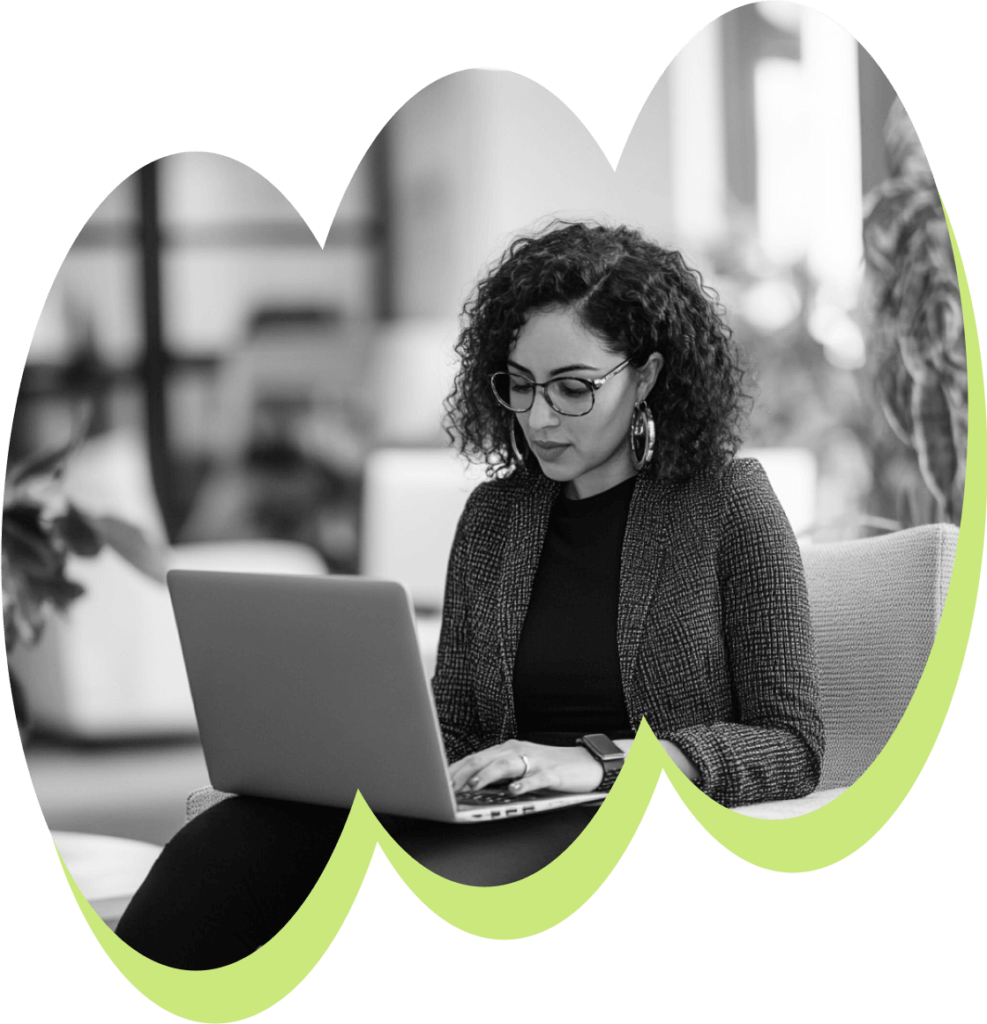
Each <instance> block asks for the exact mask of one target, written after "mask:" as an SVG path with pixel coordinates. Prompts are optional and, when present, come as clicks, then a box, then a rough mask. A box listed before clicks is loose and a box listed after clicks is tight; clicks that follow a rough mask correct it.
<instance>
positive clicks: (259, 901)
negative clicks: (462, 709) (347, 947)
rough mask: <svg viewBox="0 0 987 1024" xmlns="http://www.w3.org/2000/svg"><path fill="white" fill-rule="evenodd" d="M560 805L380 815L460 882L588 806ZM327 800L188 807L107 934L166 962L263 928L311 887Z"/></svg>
mask: <svg viewBox="0 0 987 1024" xmlns="http://www.w3.org/2000/svg"><path fill="white" fill-rule="evenodd" d="M594 810H595V809H594V808H593V807H586V806H577V807H568V808H565V809H563V810H559V811H550V812H547V813H544V814H535V815H531V816H530V817H526V818H520V819H511V820H509V821H493V822H484V823H479V824H476V825H451V824H444V823H440V822H431V821H421V820H417V819H412V818H399V817H396V816H392V815H381V816H380V821H381V823H382V824H383V825H384V827H385V828H386V829H387V830H388V832H390V834H391V835H392V836H393V837H394V839H396V840H397V841H398V842H399V843H400V844H401V846H402V847H403V848H404V849H405V850H406V851H407V852H408V853H409V854H410V855H411V856H412V857H414V858H415V860H417V861H418V862H419V863H420V864H423V865H424V866H425V867H427V868H429V869H430V870H432V871H434V872H435V873H436V874H438V875H441V876H443V877H444V878H448V879H451V880H452V881H456V882H462V883H465V884H467V885H503V884H506V883H508V882H514V881H517V880H518V879H520V878H525V877H527V876H528V875H532V874H534V873H535V872H536V871H538V870H539V869H540V868H543V867H544V866H545V865H546V864H549V863H550V862H551V861H553V860H554V859H555V858H556V857H557V856H558V855H559V854H560V853H562V851H563V850H565V849H566V847H568V846H569V845H570V844H571V843H572V842H573V840H574V839H576V837H577V836H578V835H579V833H580V832H581V831H582V830H583V828H585V826H586V824H587V822H588V821H589V820H590V819H591V818H592V816H593V814H594ZM346 815H347V812H346V811H343V810H338V809H335V808H331V807H316V806H313V805H311V804H300V803H290V802H288V801H282V800H262V799H257V798H252V797H251V798H248V797H237V798H236V799H235V800H226V801H224V802H223V803H221V804H217V805H216V806H215V807H211V808H210V809H209V810H208V811H206V812H204V813H203V814H200V815H199V816H198V817H197V818H195V819H193V820H192V821H191V822H189V824H187V825H186V826H185V827H184V828H183V829H182V830H181V831H180V832H179V833H178V834H177V835H176V836H175V837H174V838H173V839H172V840H171V842H169V843H168V845H167V846H166V847H165V848H164V850H163V852H162V853H161V856H160V857H159V858H158V860H157V861H156V862H155V864H154V867H153V868H152V869H151V872H150V874H149V875H148V877H147V878H146V879H145V881H144V883H143V884H142V885H141V887H140V889H138V890H137V893H136V894H135V896H134V898H133V900H132V901H131V903H130V905H129V906H128V908H127V910H126V912H125V913H124V915H123V917H122V918H121V919H120V923H119V925H118V926H117V935H118V936H119V937H120V938H121V939H123V941H124V942H126V943H127V944H128V945H129V946H131V947H133V948H134V949H136V950H137V951H138V952H139V953H143V954H144V955H145V956H147V957H150V958H151V959H152V960H156V961H157V962H158V963H161V964H165V965H166V966H168V967H179V968H183V969H185V970H205V969H208V968H213V967H222V966H225V965H226V964H230V963H234V962H235V961H237V960H240V959H242V958H243V957H245V956H247V955H249V954H250V953H252V952H253V951H254V950H255V949H257V948H258V947H259V946H261V945H263V944H264V943H265V942H267V941H268V940H269V939H271V938H273V937H274V935H276V934H277V933H278V932H279V931H280V930H281V928H283V927H284V925H285V924H287V923H288V921H289V920H290V919H291V917H292V915H293V914H294V913H295V911H296V910H297V909H298V908H299V907H300V906H301V904H302V903H303V902H304V900H305V897H306V896H308V894H309V893H310V892H311V891H312V888H313V886H314V885H315V883H316V882H317V881H318V879H319V876H320V875H321V874H322V870H323V868H324V867H325V866H326V862H327V861H328V859H329V856H330V855H331V854H332V851H333V850H334V849H335V846H336V842H337V841H338V839H339V836H340V834H341V832H342V830H343V825H344V824H345V822H346Z"/></svg>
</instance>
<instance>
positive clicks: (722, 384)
mask: <svg viewBox="0 0 987 1024" xmlns="http://www.w3.org/2000/svg"><path fill="white" fill-rule="evenodd" d="M551 308H559V309H562V308H564V309H570V310H572V311H573V312H574V313H575V314H576V316H577V317H578V318H579V320H580V322H581V323H582V325H583V326H584V327H585V328H586V329H587V330H589V331H591V332H592V333H593V334H595V335H596V336H597V337H598V338H600V340H601V341H602V342H603V343H604V344H605V345H606V346H607V348H608V349H609V350H610V351H612V352H613V353H614V354H615V355H622V356H623V357H624V358H629V359H630V361H631V365H632V366H635V367H641V366H643V365H644V363H645V362H646V361H647V359H648V357H649V356H650V355H651V354H652V353H653V352H659V353H661V355H662V357H663V358H664V365H663V367H662V370H661V373H660V374H659V376H658V381H657V383H656V384H655V386H654V388H653V389H652V391H651V394H650V395H649V396H648V399H647V402H648V405H649V406H650V408H651V412H652V414H653V415H654V418H655V429H656V436H657V437H656V446H655V457H654V459H653V460H652V463H651V467H650V471H651V472H654V473H656V474H657V475H659V476H661V477H664V478H667V479H679V480H682V479H686V478H688V477H691V476H692V475H693V474H695V473H697V472H699V471H701V470H705V469H713V470H717V469H720V468H722V467H723V466H724V465H725V464H726V463H727V462H728V461H729V459H730V458H731V456H733V455H734V454H736V451H737V449H738V448H739V447H740V443H741V436H740V426H741V422H742V419H743V413H744V412H745V411H746V402H747V401H748V400H749V396H748V395H746V394H745V392H744V390H743V388H744V377H745V370H744V367H743V365H742V363H741V360H740V356H739V353H738V352H737V349H736V347H735V345H734V343H733V340H732V332H731V331H730V328H729V327H728V326H727V325H726V323H725V322H724V319H723V316H724V313H723V310H722V308H721V307H720V305H719V303H718V300H717V297H716V295H715V293H714V292H713V291H712V290H711V289H710V288H708V287H707V286H706V285H704V284H703V280H702V277H701V275H700V274H699V272H698V271H696V270H693V269H692V268H690V267H689V266H687V265H686V263H685V261H684V260H683V258H682V256H681V254H680V253H678V252H676V251H675V250H672V249H665V248H663V247H662V246H660V245H658V244H656V243H655V242H652V241H649V240H648V239H646V238H644V237H643V236H642V235H641V233H640V232H638V231H635V230H633V229H632V228H628V227H623V226H616V227H612V226H606V225H601V224H591V223H569V222H563V221H553V222H552V223H551V224H550V225H549V226H548V227H547V228H546V229H545V230H544V231H542V232H539V233H536V234H533V235H530V236H522V237H520V238H517V239H515V240H514V242H512V243H511V245H510V246H509V248H508V249H507V251H506V253H504V255H503V257H502V258H501V259H500V261H499V262H498V263H496V264H495V265H494V266H493V268H492V269H491V270H490V271H489V272H488V273H487V274H486V275H485V276H484V277H483V278H482V280H480V282H479V284H478V285H477V287H476V290H475V292H474V293H473V295H472V296H471V297H470V298H469V300H468V301H467V302H466V304H465V306H464V307H463V313H462V319H461V324H462V330H461V331H460V334H459V340H458V342H457V344H456V353H457V355H458V356H459V359H460V365H459V370H458V373H457V374H456V378H455V383H454V385H453V390H452V393H451V394H450V395H449V397H448V398H447V399H446V402H445V410H446V417H445V429H446V432H447V434H448V435H449V438H450V440H451V441H452V442H453V443H454V445H455V446H456V447H457V449H458V450H459V452H460V453H461V454H463V455H465V456H466V457H467V458H468V459H470V460H471V461H475V462H481V463H486V465H487V469H488V474H489V475H490V476H504V475H507V474H509V473H511V472H513V471H514V470H516V469H518V468H524V464H523V463H522V464H521V466H519V465H518V459H517V457H516V456H515V455H514V452H513V450H512V448H511V443H510V431H511V430H512V429H513V414H512V413H510V412H509V411H508V410H506V409H504V408H503V407H502V406H501V405H499V404H498V403H497V401H496V399H495V398H494V395H493V393H492V391H491V388H490V384H489V378H490V375H491V374H492V373H495V372H496V371H498V370H503V369H505V368H506V365H507V358H508V354H509V353H510V351H511V349H512V347H513V346H514V343H515V341H516V340H517V336H518V332H519V331H520V329H521V327H522V326H523V325H524V323H525V321H526V320H527V317H528V315H529V314H530V313H532V312H533V311H535V310H544V309H551ZM528 461H531V460H528Z"/></svg>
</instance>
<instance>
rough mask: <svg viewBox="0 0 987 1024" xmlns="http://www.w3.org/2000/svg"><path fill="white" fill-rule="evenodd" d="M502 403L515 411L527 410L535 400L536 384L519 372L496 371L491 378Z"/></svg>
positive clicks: (498, 399) (498, 398) (495, 392)
mask: <svg viewBox="0 0 987 1024" xmlns="http://www.w3.org/2000/svg"><path fill="white" fill-rule="evenodd" d="M490 380H491V383H492V384H493V389H494V394H495V395H496V396H497V401H498V402H500V404H501V405H503V406H506V407H507V408H508V409H511V410H513V411H514V412H527V411H528V410H529V409H530V408H531V406H532V403H533V402H534V400H535V385H534V383H533V382H532V381H531V380H530V379H529V378H527V377H523V376H522V375H521V374H519V373H495V374H494V375H493V377H491V378H490Z"/></svg>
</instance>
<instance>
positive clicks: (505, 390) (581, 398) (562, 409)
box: [490, 359, 630, 416]
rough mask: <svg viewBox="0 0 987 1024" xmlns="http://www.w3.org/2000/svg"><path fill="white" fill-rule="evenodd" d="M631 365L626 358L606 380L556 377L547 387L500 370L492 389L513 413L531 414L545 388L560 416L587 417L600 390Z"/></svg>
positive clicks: (501, 402)
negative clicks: (539, 392)
mask: <svg viewBox="0 0 987 1024" xmlns="http://www.w3.org/2000/svg"><path fill="white" fill-rule="evenodd" d="M629 365H630V359H625V360H624V361H623V362H622V363H621V364H620V365H619V366H615V367H614V368H613V369H612V370H611V371H610V372H609V373H608V374H607V375H606V376H605V377H599V378H597V379H596V380H586V378H585V377H553V378H552V379H551V380H549V381H545V383H544V384H541V383H539V382H538V381H536V380H532V379H531V378H530V377H526V376H525V375H524V374H523V373H517V372H515V371H513V370H500V371H498V372H497V373H493V374H491V375H490V386H491V387H492V388H493V393H494V397H495V398H496V399H497V401H498V402H500V404H501V405H502V406H503V407H504V408H505V409H510V410H511V412H519V413H520V412H528V411H529V410H530V409H531V407H532V406H533V405H534V404H535V392H536V390H537V389H538V388H541V389H542V390H543V391H544V392H545V400H546V401H547V402H548V404H549V405H550V406H551V407H552V408H553V409H554V410H555V411H556V412H557V413H558V414H559V415H560V416H585V415H586V414H587V413H589V412H592V411H593V405H594V403H595V402H596V393H597V391H599V390H600V388H602V387H603V385H604V384H606V382H607V381H608V380H610V378H611V377H616V376H617V374H618V373H620V371H621V370H623V369H624V368H625V367H626V366H629Z"/></svg>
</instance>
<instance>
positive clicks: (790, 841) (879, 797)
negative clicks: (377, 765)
mask: <svg viewBox="0 0 987 1024" xmlns="http://www.w3.org/2000/svg"><path fill="white" fill-rule="evenodd" d="M948 224H949V221H948V218H947V225H948ZM949 231H950V238H951V240H952V245H953V254H954V257H955V260H956V271H957V276H958V279H959V285H960V294H961V297H962V303H963V321H964V326H965V330H966V351H967V366H968V378H969V411H970V417H969V423H970V427H969V438H968V455H967V480H966V492H965V496H964V502H963V519H962V524H961V528H960V536H959V542H958V546H957V551H956V562H955V568H954V570H953V576H952V580H951V583H950V587H949V594H948V597H947V600H946V605H945V608H944V611H943V616H942V621H941V623H940V626H939V630H938V633H937V635H936V640H935V643H934V644H933V647H932V652H931V654H930V656H929V660H928V663H927V665H926V668H925V672H924V673H923V674H922V679H921V682H920V684H919V686H918V688H917V689H916V691H915V695H914V697H913V698H912V700H911V703H910V704H909V706H908V710H907V711H906V712H905V715H904V716H903V718H902V720H901V722H900V724H899V725H898V728H897V729H896V730H895V732H894V735H893V736H892V737H891V739H890V740H889V741H888V743H887V745H886V747H885V748H884V750H883V751H882V752H881V754H880V755H879V756H878V758H877V759H876V760H875V761H874V763H873V764H872V765H871V767H870V768H869V769H868V770H867V771H866V772H865V773H864V774H863V776H862V777H861V778H860V779H859V781H857V782H856V783H854V785H853V786H852V787H850V789H849V790H847V792H846V793H844V794H843V795H841V796H840V797H838V798H837V799H836V800H834V801H832V802H831V803H829V804H827V805H826V806H824V807H821V808H819V809H818V810H816V811H813V812H812V813H810V814H806V815H803V816H802V817H799V818H790V819H787V820H783V821H762V820H759V819H756V818H748V817H745V816H743V815H741V814H737V813H735V812H733V811H730V810H727V809H726V808H724V807H721V806H720V805H719V804H716V803H714V802H713V801H712V800H710V799H709V798H708V797H706V796H704V795H703V794H702V793H701V792H700V791H699V790H698V789H696V787H695V786H693V785H692V784H691V783H689V782H688V781H687V780H686V779H685V778H684V776H682V775H681V774H680V773H679V772H677V771H674V770H673V771H670V772H669V773H668V775H669V779H670V781H671V783H672V785H673V786H674V787H675V789H676V791H677V792H678V794H679V796H680V797H681V798H682V800H683V801H684V802H685V804H686V806H687V807H688V808H689V810H690V811H692V813H693V814H694V815H695V817H696V819H697V820H698V821H699V822H700V823H701V824H702V825H703V827H704V828H705V829H706V830H707V831H708V832H709V833H710V834H711V835H712V836H713V837H714V838H715V839H716V840H717V841H718V842H720V843H721V844H722V845H723V846H725V847H726V848H727V849H728V850H731V851H732V852H733V853H734V854H736V855H737V856H739V857H742V858H744V859H745V860H747V861H749V862H750V863H752V864H755V865H757V866H759V867H762V868H768V869H771V870H775V871H811V870H814V869H816V868H822V867H826V866H827V865H829V864H833V863H834V862H836V861H838V860H841V859H842V858H843V857H846V856H848V855H849V854H851V853H853V852H854V851H855V850H857V849H858V848H859V847H860V846H862V845H863V844H864V843H865V842H867V840H868V839H870V837H871V836H873V835H874V834H875V833H876V832H877V831H878V829H880V828H881V827H882V826H883V825H884V823H885V822H886V821H887V820H888V818H890V817H891V815H892V814H893V813H894V811H895V810H896V809H897V807H898V805H899V804H900V803H901V801H902V800H903V799H904V798H905V796H906V794H907V793H908V791H909V789H911V787H912V784H913V783H914V782H915V779H916V778H917V777H918V774H919V772H920V771H921V769H922V766H923V765H924V764H925V761H926V758H927V757H928V756H929V753H930V751H931V750H932V745H933V744H934V743H935V740H936V737H937V736H938V734H939V730H940V728H941V726H942V723H943V720H944V719H945V716H946V711H947V709H948V708H949V702H950V700H951V698H952V695H953V691H954V689H955V686H956V682H957V679H958V678H959V673H960V668H961V666H962V663H963V656H964V653H965V651H966V644H967V640H968V638H969V635H970V627H971V624H972V620H973V610H974V605H975V603H976V598H977V587H978V584H979V579H980V564H981V557H982V554H983V540H984V513H985V486H987V474H985V473H984V455H985V451H987V429H985V416H984V382H983V373H982V366H981V361H980V349H979V346H978V344H977V333H976V324H975V322H974V317H973V307H972V304H971V301H970V293H969V288H968V286H967V280H966V275H965V273H964V270H963V263H962V260H961V258H960V253H959V249H958V247H957V245H956V239H955V237H954V236H953V232H952V226H951V225H950V226H949ZM669 766H670V761H669V760H668V757H667V755H666V754H665V752H664V750H663V749H662V748H661V746H660V744H659V743H658V742H657V741H656V740H655V738H654V734H653V733H652V732H651V730H650V729H649V728H648V727H647V723H643V724H642V728H641V730H640V732H639V734H638V738H637V741H636V742H635V743H634V746H633V748H632V750H631V753H630V756H629V757H628V760H627V765H626V767H625V769H624V770H623V771H622V772H621V774H620V777H619V779H618V781H617V784H616V785H615V786H614V789H613V791H612V793H611V794H610V796H609V797H608V799H607V800H606V802H605V803H604V804H603V806H602V807H601V808H600V810H599V812H598V813H597V814H596V815H595V816H594V818H593V820H592V821H591V822H590V824H589V825H588V827H587V828H586V830H585V831H584V832H583V834H582V835H581V836H580V837H579V838H578V839H577V840H576V842H575V843H574V844H573V845H572V846H571V847H570V848H569V849H568V850H566V851H565V853H563V854H562V855H561V856H560V857H559V858H557V859H556V860H555V861H554V862H553V863H551V864H549V865H548V866H547V867H546V868H544V869H543V870H542V871H539V872H538V873H537V874H536V875H533V876H532V877H530V878H526V879H523V880H522V881H519V882H515V883H513V884H511V885H505V886H497V887H492V888H473V887H469V886H464V885H459V884H457V883H455V882H449V881H446V880H445V879H443V878H440V877H438V876H437V875H434V874H433V873H431V872H430V871H428V870H427V869H425V868H423V867H421V865H419V864H418V863H417V862H415V861H414V860H413V859H412V858H411V857H409V856H408V855H407V854H406V853H405V852H404V850H402V849H401V847H400V846H398V844H397V843H396V842H395V841H394V840H393V839H391V837H390V835H389V834H388V833H387V832H386V831H385V830H384V828H383V827H382V826H381V825H380V823H379V822H378V821H377V819H376V817H375V816H374V814H373V812H372V811H371V810H370V808H369V807H368V806H367V804H366V803H365V802H364V800H363V798H362V797H361V796H359V795H357V798H356V801H355V802H354V805H353V809H352V811H351V813H350V816H349V819H348V821H347V824H346V828H345V830H344V832H343V836H342V838H341V840H340V842H339V844H338V846H337V848H336V851H335V852H334V854H333V856H332V857H331V859H330V861H329V863H328V865H327V866H326V869H325V871H324V872H323V874H322V876H321V878H320V879H319V881H318V883H317V884H316V886H315V888H314V889H313V890H312V893H311V894H310V895H309V897H308V899H307V900H306V901H305V903H304V904H303V905H302V907H301V908H300V909H299V911H298V913H297V914H295V916H294V917H293V918H292V919H291V921H289V922H288V924H287V925H286V926H285V928H284V929H282V931H281V932H280V933H279V934H278V935H276V936H275V937H274V938H273V939H272V940H271V941H270V942H269V943H267V944H266V945H265V946H263V947H262V948H261V949H259V950H257V952H256V953H253V954H252V955H251V956H249V957H247V958H246V959H245V960H241V961H240V962H239V963H236V964H231V965H230V966H229V967H223V968H219V969H217V970H212V971H179V970H174V969H172V968H168V967H162V966H161V965H160V964H157V963H155V962H154V961H151V960H148V959H146V958H145V957H143V956H141V955H140V954H139V953H136V952H134V951H133V950H132V949H130V947H129V946H127V945H126V944H125V943H123V942H122V941H121V940H120V939H118V938H117V937H116V935H114V933H113V932H112V931H111V930H110V929H109V928H107V927H106V925H104V924H103V922H102V921H101V920H100V919H99V917H98V915H97V914H96V913H95V912H94V911H93V909H92V908H91V907H90V906H89V904H88V903H87V902H86V900H85V898H84V897H83V896H82V894H81V893H80V892H79V889H78V887H77V886H76V885H75V882H74V881H73V879H72V877H71V875H70V874H69V872H68V869H66V868H65V865H64V862H63V863H62V867H63V869H65V874H66V877H67V878H68V881H69V884H70V886H71V887H72V892H73V893H74V894H75V898H76V900H77V901H78V904H79V906H80V908H81V909H82V912H83V914H84V915H85V917H86V920H87V921H88V922H89V925H90V927H91V928H92V930H93V933H94V934H95V936H96V938H97V939H98V940H99V942H100V944H101V945H102V946H103V949H104V950H105V951H106V953H107V955H108V956H109V957H110V959H111V960H112V961H113V962H114V963H115V964H116V966H117V967H118V968H119V970H120V971H121V972H122V973H123V975H124V976H125V977H126V978H127V979H128V980H129V981H130V982H131V983H132V984H133V985H134V986H135V987H136V988H137V989H139V990H140V991H141V992H143V993H144V995H145V996H147V997H148V998H149V999H151V1000H153V1001H154V1002H155V1003H157V1004H158V1005H159V1006H161V1007H163V1008H164V1009H166V1010H169V1011H170V1012H171V1013H174V1014H177V1015H178V1016H180V1017H185V1018H188V1019H190V1020H195V1021H202V1022H221V1021H235V1020H242V1019H243V1018H245V1017H249V1016H252V1015H253V1014H256V1013H259V1012H260V1011H262V1010H264V1009H266V1008H267V1007H269V1006H271V1005H273V1004H274V1003H276V1002H277V1001H278V1000H279V999H281V998H283V997H284V996H285V995H287V993H288V992H290V991H291V990H292V989H293V988H294V987H295V986H296V985H297V984H298V983H299V982H300V981H301V980H302V979H303V978H304V977H305V975H306V974H308V972H309V971H310V970H311V969H312V968H313V967H314V966H315V964H316V963H317V962H318V960H319V958H320V957H321V956H322V954H323V953H324V952H325V951H326V949H328V947H329V944H330V943H331V942H332V940H333V938H334V937H335V935H336V933H337V932H338V930H339V928H340V926H341V925H342V923H343V921H344V920H345V919H346V915H347V914H348V913H349V909H350V907H351V906H352V904H353V900H354V899H355V898H356V894H357V892H358V891H359V888H360V885H361V884H362V882H363V878H364V875H365V874H366V870H367V866H368V865H369V863H370V858H371V856H372V854H373V851H374V847H375V845H377V844H379V845H380V846H381V848H382V849H383V851H384V853H385V854H386V855H387V857H388V859H389V860H390V862H391V864H392V865H393V866H394V868H395V870H396V871H397V872H398V874H399V875H400V876H401V878H402V879H403V880H404V882H405V884H406V885H407V886H408V887H409V888H410V889H411V890H412V892H414V893H415V894H416V895H417V896H418V897H419V899H421V900H422V902H423V903H425V905H426V906H428V907H429V908H430V909H431V910H432V911H434V912H435V913H436V914H438V915H439V916H440V917H442V918H443V919H444V920H446V921H447V922H449V923H450V924H452V925H455V926H456V927H457V928H461V929H463V930H464V931H468V932H472V933H473V934H475V935H480V936H485V937H488V938H497V939H512V938H520V937H522V936H525V935H531V934H534V933H536V932H540V931H544V930H546V929H548V928H552V927H554V926H555V925H556V924H558V923H559V922H560V921H562V920H564V919H565V918H566V917H568V916H569V915H570V914H571V913H573V911H575V910H577V909H578V908H579V907H580V906H582V904H583V903H585V902H586V901H587V900H588V899H589V898H590V897H591V896H592V895H593V894H594V893H595V892H596V890H597V889H598V888H599V887H600V885H602V883H603V881H604V879H605V878H606V877H607V875H609V873H610V872H611V871H612V870H613V868H614V866H615V865H616V863H617V861H618V860H619V859H620V857H621V856H622V855H623V852H624V850H625V849H626V848H627V846H628V844H629V843H630V841H631V839H632V837H633V835H634V833H635V831H636V830H637V826H638V824H639V823H640V821H641V819H642V817H643V815H644V812H645V810H646V809H647V807H648V803H649V801H650V799H651V796H652V794H653V792H654V788H655V785H656V784H657V782H658V777H659V775H660V774H661V772H662V771H663V770H667V769H668V767H669ZM480 827H482V826H480Z"/></svg>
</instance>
